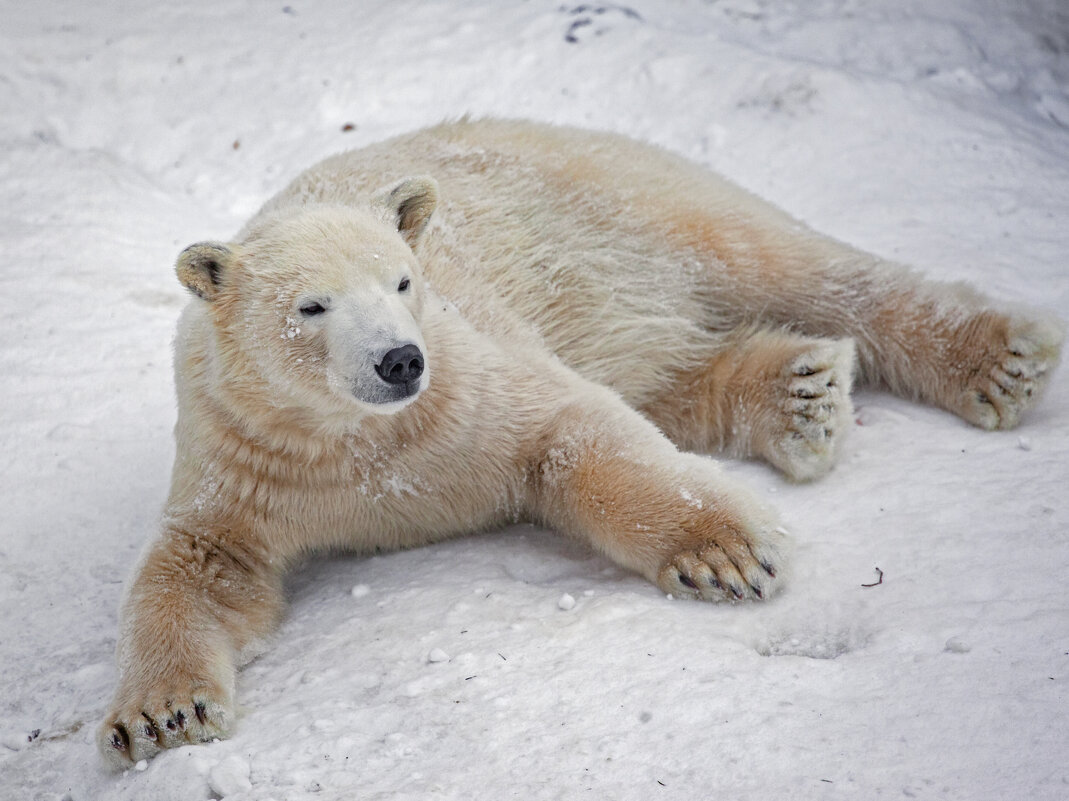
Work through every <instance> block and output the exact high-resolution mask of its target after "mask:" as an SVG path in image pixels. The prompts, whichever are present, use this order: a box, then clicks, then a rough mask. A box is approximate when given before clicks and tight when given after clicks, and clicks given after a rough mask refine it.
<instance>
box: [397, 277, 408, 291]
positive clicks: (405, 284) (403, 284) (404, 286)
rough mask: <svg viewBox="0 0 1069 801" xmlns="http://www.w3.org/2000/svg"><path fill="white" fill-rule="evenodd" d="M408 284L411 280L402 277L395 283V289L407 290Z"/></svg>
mask: <svg viewBox="0 0 1069 801" xmlns="http://www.w3.org/2000/svg"><path fill="white" fill-rule="evenodd" d="M410 284H411V281H409V280H408V279H407V278H402V279H401V283H399V284H398V285H397V291H398V292H407V291H408V287H409V285H410Z"/></svg>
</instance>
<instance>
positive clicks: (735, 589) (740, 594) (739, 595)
mask: <svg viewBox="0 0 1069 801" xmlns="http://www.w3.org/2000/svg"><path fill="white" fill-rule="evenodd" d="M731 591H732V592H733V593H734V594H735V597H736V598H739V599H740V600H741V599H742V597H743V595H744V594H745V593H743V591H742V590H740V589H739V588H738V587H736V586H735V585H734V584H732V585H731Z"/></svg>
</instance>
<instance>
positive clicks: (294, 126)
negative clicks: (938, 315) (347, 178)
mask: <svg viewBox="0 0 1069 801" xmlns="http://www.w3.org/2000/svg"><path fill="white" fill-rule="evenodd" d="M626 1H627V2H629V4H630V5H629V7H628V8H624V7H623V6H619V5H605V6H598V5H590V4H582V5H580V4H579V3H578V2H574V4H573V2H567V3H565V4H564V5H562V0H530V1H529V2H522V3H521V2H516V3H505V2H494V1H493V0H466V1H465V2H460V1H459V0H454V1H453V2H418V1H417V0H391V2H389V3H374V2H369V1H368V0H357V1H354V0H290V4H289V5H286V4H285V0H279V2H277V3H253V2H240V1H239V0H211V2H205V1H204V0H196V2H183V3H162V2H156V3H149V2H133V0H130V1H129V2H119V1H118V0H112V1H111V2H109V1H108V0H104V1H103V2H96V3H87V2H84V1H83V0H48V2H42V3H28V2H16V1H15V0H3V1H2V2H0V258H2V261H0V288H2V305H0V322H2V329H3V334H2V336H0V375H2V376H3V380H2V382H0V492H2V509H3V512H2V515H0V603H2V610H3V615H2V619H0V798H3V799H38V798H40V799H72V800H73V801H83V800H84V799H161V800H166V799H207V798H219V797H222V796H224V795H225V797H226V798H227V799H261V800H262V799H278V801H286V800H288V799H304V798H342V799H350V798H360V799H394V798H402V799H403V798H411V799H425V798H455V799H502V798H513V797H516V798H525V799H569V800H570V799H576V798H594V799H636V800H638V801H645V800H646V799H654V798H688V797H690V798H708V797H716V798H729V799H743V800H745V799H759V798H760V799H766V798H771V799H788V798H791V799H825V798H829V799H830V798H851V799H876V798H898V797H901V796H905V797H907V798H928V799H931V798H948V799H970V800H976V799H992V800H994V799H999V800H1001V799H1017V798H1027V799H1029V800H1030V801H1043V800H1044V799H1051V800H1052V801H1053V800H1054V799H1064V798H1067V797H1069V725H1067V718H1066V713H1067V710H1069V582H1067V577H1069V504H1067V503H1066V494H1067V490H1069V404H1067V403H1066V402H1065V398H1066V397H1067V396H1069V370H1066V369H1063V370H1062V371H1061V372H1059V373H1058V374H1057V375H1056V376H1055V378H1054V381H1053V384H1052V386H1051V389H1050V392H1049V394H1048V395H1047V397H1046V398H1045V400H1044V401H1043V402H1042V403H1041V404H1040V406H1039V407H1038V408H1037V409H1036V410H1035V411H1034V412H1033V413H1032V414H1031V415H1030V416H1029V417H1028V418H1027V419H1026V421H1025V423H1024V425H1023V426H1022V427H1021V428H1020V429H1019V430H1017V431H1013V432H1007V433H996V434H986V433H983V432H980V431H978V430H975V429H973V428H970V427H969V426H967V425H966V424H964V423H962V422H961V421H959V420H958V419H956V418H954V417H951V416H949V415H947V414H944V413H941V412H938V411H935V410H932V409H928V408H922V407H919V406H915V405H912V404H909V403H906V402H903V401H899V400H896V399H893V398H891V397H889V396H886V395H883V394H879V393H868V392H865V393H861V394H860V395H859V396H858V397H857V404H858V409H859V411H858V415H857V417H858V425H857V426H856V429H855V430H854V431H853V432H852V436H851V440H850V442H849V444H848V447H847V451H846V454H845V457H844V460H843V463H842V465H841V466H840V467H839V469H837V470H836V471H834V472H833V473H832V474H831V475H830V476H829V477H828V478H826V479H824V480H822V481H820V482H817V483H815V484H812V485H804V486H792V485H789V484H787V483H785V482H784V481H783V480H782V479H781V478H779V477H778V476H777V475H775V474H774V473H773V472H772V471H771V470H769V469H766V468H765V467H762V466H759V465H754V464H737V465H733V466H732V467H731V470H732V471H733V472H735V473H736V474H739V475H741V476H743V477H745V478H746V479H748V480H749V481H750V482H752V483H753V484H754V485H755V486H756V487H758V488H759V490H760V491H762V492H764V493H767V494H768V495H769V496H770V497H771V498H772V499H773V500H774V501H776V502H777V503H778V505H779V506H780V508H781V509H782V511H783V514H784V517H785V518H786V519H787V520H788V521H790V527H791V529H792V531H793V533H794V534H795V536H796V538H797V541H798V548H797V552H796V557H795V560H796V566H795V571H794V576H793V580H792V583H791V585H790V587H789V589H788V590H787V591H786V592H785V593H784V594H783V595H782V596H781V597H778V598H777V599H775V600H774V601H772V602H770V603H767V604H760V605H743V606H731V605H727V606H722V607H715V606H706V605H700V604H696V603H683V602H673V601H671V600H669V599H667V598H665V597H664V596H663V595H662V594H660V593H659V592H658V591H657V590H656V589H655V588H654V587H653V586H651V585H649V584H647V583H645V582H644V581H643V580H642V579H640V578H637V577H635V576H631V575H628V574H625V573H624V572H622V571H620V570H617V569H616V568H614V567H612V566H610V565H609V564H607V563H606V562H604V561H603V560H601V559H599V558H597V557H595V556H593V555H591V554H589V553H587V552H586V551H584V550H582V549H581V548H579V547H578V546H577V545H575V544H574V543H570V542H566V541H564V540H562V539H559V538H557V537H556V536H554V535H553V534H552V533H550V532H546V531H541V530H537V529H533V528H527V527H518V528H515V529H512V530H510V531H508V532H505V533H503V534H495V535H487V536H480V537H476V538H472V539H468V540H462V541H456V542H453V543H449V544H445V545H441V546H436V547H432V548H426V549H422V550H417V551H412V552H406V553H398V554H392V555H383V556H378V557H375V558H370V559H360V558H354V557H344V556H342V557H332V558H326V557H324V558H323V559H320V560H316V561H313V562H311V563H309V564H307V565H306V566H305V567H303V568H302V569H301V570H299V571H298V572H297V573H295V574H294V575H293V576H292V577H291V580H290V582H289V584H288V587H289V591H290V595H291V599H292V605H291V610H290V614H289V616H288V618H287V620H286V622H285V624H284V625H283V626H282V629H281V631H280V632H279V634H278V636H277V638H276V639H275V641H274V643H273V644H272V647H271V648H270V649H269V650H268V651H267V653H266V654H265V655H263V656H262V657H261V658H260V659H258V660H257V661H256V662H254V663H253V664H252V665H250V666H249V667H247V668H246V669H245V670H244V671H243V672H242V674H241V675H240V678H239V685H238V697H239V701H240V703H241V705H242V707H243V708H242V712H241V714H240V717H239V719H238V723H237V728H236V731H235V732H234V736H233V738H232V739H230V740H227V741H225V742H219V743H214V744H210V745H206V746H197V747H188V748H183V749H179V750H177V751H174V752H169V753H165V754H163V755H162V756H160V757H159V758H157V759H155V760H153V761H152V762H151V763H149V764H148V765H147V767H146V768H145V769H144V770H131V771H129V772H128V773H126V774H124V775H112V774H108V773H106V772H105V771H104V770H103V768H102V765H101V762H100V760H99V759H98V757H97V754H96V751H95V747H94V745H93V743H92V736H93V732H94V730H95V728H96V726H97V725H98V721H99V719H100V718H101V716H102V714H103V712H104V707H105V704H106V702H107V701H108V699H109V696H110V693H111V691H112V688H113V681H114V669H113V661H112V653H113V648H114V645H115V635H116V607H117V603H118V598H119V593H120V588H121V582H122V581H123V579H124V578H125V576H126V575H127V572H128V570H129V569H130V567H131V566H132V564H133V561H134V558H135V556H136V554H137V552H138V551H139V549H140V548H141V546H142V544H143V542H144V541H145V539H146V538H147V537H149V536H152V534H153V531H154V528H155V520H156V518H157V515H158V513H159V508H160V505H161V503H162V501H163V498H164V494H165V491H166V487H167V482H168V477H169V469H170V460H171V457H172V454H173V450H172V448H173V445H172V442H171V434H170V429H171V426H172V425H173V422H174V407H173V401H172V379H171V375H170V342H171V337H172V332H173V327H174V323H175V320H176V316H177V314H178V311H179V309H180V308H181V306H182V304H183V303H184V302H185V297H184V294H183V290H182V288H181V287H180V286H179V284H178V282H177V281H176V280H175V278H174V275H173V272H172V264H173V260H174V257H175V255H176V254H177V252H178V251H179V250H180V249H181V248H182V247H184V246H185V245H187V244H189V243H191V242H194V241H197V240H201V239H225V238H226V237H227V236H229V235H231V234H232V233H233V232H235V231H236V230H237V229H238V227H239V226H240V224H241V222H242V221H243V219H244V218H245V217H246V216H247V215H249V214H250V213H251V212H252V211H254V210H255V208H256V207H257V206H258V205H259V204H260V203H261V202H262V201H263V200H265V199H266V198H267V197H268V196H269V195H270V194H271V193H272V192H274V191H275V190H276V189H278V188H280V187H281V186H282V184H283V183H284V182H285V181H286V180H287V179H288V178H289V177H291V176H292V175H294V174H295V173H297V172H298V171H299V170H301V169H302V168H304V167H305V166H308V165H309V164H311V163H312V162H314V161H316V160H317V159H319V158H320V157H322V156H325V155H327V154H329V153H332V152H334V151H337V150H339V149H343V148H348V147H353V146H358V145H361V144H364V143H368V142H371V141H375V140H377V139H380V138H382V137H385V136H388V135H391V134H394V133H398V132H401V131H405V130H408V129H412V128H415V127H418V126H422V125H424V124H428V123H433V122H436V121H439V120H441V119H443V118H446V117H455V116H458V115H460V114H462V113H465V112H470V113H473V114H477V115H483V114H493V115H510V116H527V117H533V118H537V119H542V120H549V121H555V122H562V123H572V124H579V125H583V126H588V127H598V128H607V129H613V130H617V131H622V132H625V133H628V134H631V135H634V136H638V137H642V138H646V139H650V140H652V141H655V142H658V143H660V144H663V145H666V146H668V147H670V148H672V149H674V150H676V151H678V152H680V153H683V154H685V155H687V156H690V157H692V158H693V159H695V160H697V161H699V162H701V163H704V164H706V165H709V166H711V167H713V168H715V169H717V170H720V171H721V172H723V173H725V174H727V175H728V176H730V177H732V178H733V179H735V180H737V181H738V182H740V183H742V184H743V185H745V186H746V187H748V188H750V189H752V190H754V191H756V192H757V193H759V194H762V195H764V196H766V197H768V198H770V199H772V200H774V201H776V202H778V203H779V204H781V205H782V206H784V207H786V208H787V209H788V210H790V211H791V212H793V213H794V214H795V215H797V216H799V217H801V218H803V219H804V220H806V221H807V222H809V223H810V224H812V225H813V226H815V227H817V228H819V229H822V230H825V231H827V232H829V233H832V234H834V235H836V236H838V237H840V238H842V239H845V240H848V241H850V242H851V243H853V244H856V245H859V246H862V247H865V248H867V249H870V250H873V251H876V252H878V253H880V254H882V255H884V256H889V257H892V258H896V259H898V260H901V261H906V262H910V263H913V264H915V265H917V266H919V267H921V268H923V269H925V270H927V271H929V272H930V273H931V274H933V275H936V276H939V277H942V278H952V279H968V280H970V281H972V282H974V283H976V284H978V285H979V286H981V287H982V288H984V289H985V290H986V291H988V292H989V293H991V294H993V295H996V296H998V297H1001V298H1004V299H1007V300H1011V301H1020V302H1025V303H1029V304H1033V305H1037V306H1042V307H1045V308H1047V309H1051V310H1054V311H1055V312H1057V313H1058V314H1060V315H1061V316H1062V317H1063V318H1064V317H1069V261H1067V252H1069V8H1067V6H1066V5H1065V3H1064V2H1062V1H1061V0H1015V2H1008V1H1006V0H940V1H939V2H932V0H870V1H867V2H866V1H865V0H804V1H803V0H798V1H797V2H786V0H784V1H783V2H774V1H773V0H720V1H719V2H714V1H713V0H709V1H708V2H699V0H679V2H656V1H655V0H626ZM877 567H879V568H880V569H881V570H882V571H883V583H882V584H880V585H879V586H875V587H868V588H866V587H863V586H862V585H864V584H870V583H872V582H874V581H875V580H876V575H877V574H876V568H877Z"/></svg>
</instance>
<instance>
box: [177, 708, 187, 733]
mask: <svg viewBox="0 0 1069 801" xmlns="http://www.w3.org/2000/svg"><path fill="white" fill-rule="evenodd" d="M174 723H175V725H176V726H177V727H178V728H180V729H184V728H185V727H186V713H185V712H183V711H182V710H181V709H179V710H178V711H177V712H175V713H174Z"/></svg>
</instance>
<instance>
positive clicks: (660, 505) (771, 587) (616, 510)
mask: <svg viewBox="0 0 1069 801" xmlns="http://www.w3.org/2000/svg"><path fill="white" fill-rule="evenodd" d="M599 389H600V388H599ZM538 453H539V461H538V463H537V465H535V467H534V471H535V475H536V484H537V487H538V499H537V504H536V506H537V511H538V514H539V516H540V517H541V519H542V521H543V522H545V523H547V524H548V525H550V526H552V527H554V528H556V529H558V530H561V531H564V532H568V533H571V534H574V535H577V536H581V537H584V538H585V539H587V540H589V541H590V542H591V544H593V545H594V547H595V548H597V549H598V550H599V551H601V552H602V553H605V554H606V555H608V556H609V557H610V558H612V559H613V560H614V561H615V562H617V563H618V564H620V565H623V566H624V567H628V568H630V569H631V570H634V571H636V572H638V573H640V574H642V575H643V576H645V577H646V578H648V579H649V580H650V581H652V582H653V583H655V584H656V585H657V586H658V587H660V588H661V589H662V590H664V591H665V592H668V593H671V594H673V595H675V596H678V597H690V598H701V599H704V600H738V599H742V598H767V597H768V596H769V595H771V594H772V593H773V592H774V591H775V590H776V589H777V587H778V586H779V584H780V583H781V582H782V579H783V575H784V568H785V564H784V560H785V555H786V554H785V552H786V547H787V539H786V536H785V534H784V533H783V530H782V529H781V528H780V527H779V526H778V524H777V519H776V515H775V513H774V512H772V511H771V510H770V509H769V508H768V507H767V506H765V504H763V503H762V502H761V501H759V500H758V499H757V498H756V497H754V496H753V495H752V494H751V493H750V492H749V491H747V490H746V489H744V488H743V487H741V486H739V485H738V484H736V483H735V482H734V481H732V480H731V479H729V478H728V477H727V476H725V475H724V474H723V473H722V472H721V470H720V468H719V466H718V465H717V464H716V463H715V462H713V461H712V460H711V459H709V458H707V457H703V456H698V455H695V454H689V453H681V452H680V451H678V450H676V448H675V447H674V446H673V445H672V443H671V442H669V441H668V440H667V439H666V438H665V437H664V435H662V434H661V433H660V432H659V431H657V429H656V428H655V427H654V426H653V425H652V424H650V423H649V422H648V421H646V420H645V419H644V418H642V417H641V416H640V415H638V414H637V413H635V412H633V411H632V410H631V409H630V408H628V407H627V406H626V405H625V404H624V403H623V402H622V401H620V400H619V399H618V398H616V397H615V396H613V395H611V394H610V393H607V392H605V393H604V394H602V395H601V396H600V397H599V396H598V395H597V394H596V393H595V391H594V389H593V388H591V391H590V394H584V397H583V400H582V401H580V402H576V403H575V404H572V405H570V406H568V407H566V408H565V409H563V410H562V411H561V412H560V413H559V414H558V415H557V416H556V418H555V419H554V420H553V422H552V423H551V424H550V425H549V426H548V427H547V429H546V431H545V433H544V436H543V438H542V441H541V445H540V447H539V448H538Z"/></svg>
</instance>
